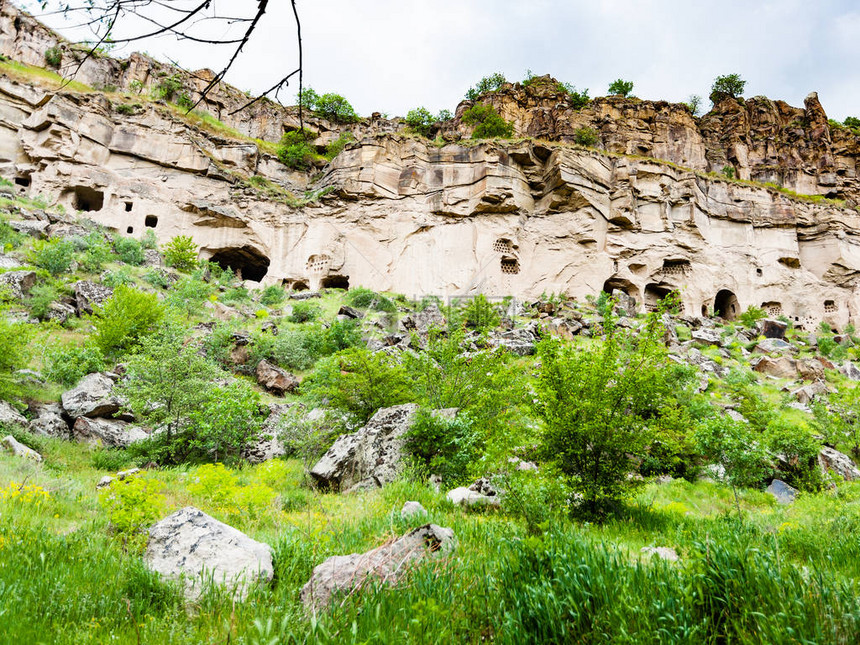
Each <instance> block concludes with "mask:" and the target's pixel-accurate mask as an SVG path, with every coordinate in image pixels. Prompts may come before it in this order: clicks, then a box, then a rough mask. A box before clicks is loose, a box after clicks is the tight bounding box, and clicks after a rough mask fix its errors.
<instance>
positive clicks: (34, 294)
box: [27, 284, 60, 320]
mask: <svg viewBox="0 0 860 645" xmlns="http://www.w3.org/2000/svg"><path fill="white" fill-rule="evenodd" d="M59 295H60V294H59V293H58V292H57V289H56V287H55V286H54V285H53V284H38V285H36V286H35V287H33V288H32V289H30V299H29V302H28V303H27V304H28V305H29V306H30V313H31V314H33V316H35V317H36V318H38V319H39V320H44V319H45V318H46V317H47V315H48V311H50V308H51V305H52V304H53V303H54V301H56V299H57V298H58V297H59Z"/></svg>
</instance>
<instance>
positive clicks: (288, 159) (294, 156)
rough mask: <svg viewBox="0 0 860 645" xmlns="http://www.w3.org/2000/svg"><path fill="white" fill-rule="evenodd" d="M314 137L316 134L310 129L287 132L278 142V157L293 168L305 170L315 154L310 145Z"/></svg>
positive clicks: (311, 162) (310, 164) (309, 165)
mask: <svg viewBox="0 0 860 645" xmlns="http://www.w3.org/2000/svg"><path fill="white" fill-rule="evenodd" d="M314 139H316V134H314V133H313V132H311V131H310V130H303V131H302V130H292V131H290V132H287V133H286V134H284V136H283V137H282V138H281V142H280V144H278V148H277V154H278V159H279V160H280V161H281V163H282V164H284V165H285V166H287V167H289V168H292V169H293V170H307V169H308V168H310V167H311V166H312V165H313V161H314V159H315V158H316V156H317V154H316V150H315V149H314V148H313V146H311V145H310V142H311V141H313V140H314Z"/></svg>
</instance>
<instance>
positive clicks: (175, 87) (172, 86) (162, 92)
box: [152, 74, 182, 101]
mask: <svg viewBox="0 0 860 645" xmlns="http://www.w3.org/2000/svg"><path fill="white" fill-rule="evenodd" d="M181 89H182V81H181V80H180V79H179V76H178V75H177V74H173V75H171V76H166V77H164V78H163V79H161V80H160V81H159V82H158V84H156V85H155V86H154V87H153V88H152V97H153V98H154V99H155V100H156V101H170V100H172V99H173V97H174V95H175V94H176V93H177V92H178V91H179V90H181Z"/></svg>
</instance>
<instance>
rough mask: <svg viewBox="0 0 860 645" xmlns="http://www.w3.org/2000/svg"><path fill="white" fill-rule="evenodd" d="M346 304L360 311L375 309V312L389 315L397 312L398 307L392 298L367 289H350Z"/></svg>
mask: <svg viewBox="0 0 860 645" xmlns="http://www.w3.org/2000/svg"><path fill="white" fill-rule="evenodd" d="M346 303H347V304H348V305H352V306H353V307H358V308H359V309H373V310H374V311H385V312H388V313H394V312H396V311H397V305H395V304H394V302H393V301H392V300H391V299H390V298H387V297H386V296H383V295H382V294H380V293H376V292H375V291H373V290H372V289H368V288H366V287H355V288H354V289H350V290H349V291H348V292H347V294H346Z"/></svg>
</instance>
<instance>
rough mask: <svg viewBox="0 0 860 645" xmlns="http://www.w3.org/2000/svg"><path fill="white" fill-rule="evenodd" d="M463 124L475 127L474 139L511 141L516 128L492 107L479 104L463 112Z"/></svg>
mask: <svg viewBox="0 0 860 645" xmlns="http://www.w3.org/2000/svg"><path fill="white" fill-rule="evenodd" d="M463 123H467V124H469V125H474V126H475V129H474V130H473V131H472V138H473V139H493V138H495V137H499V138H501V139H510V138H511V137H512V136H514V126H513V125H511V124H510V123H508V122H507V121H505V120H504V119H503V118H502V117H501V115H500V114H499V113H498V112H496V108H494V107H493V106H492V105H484V104H483V103H477V104H476V105H473V106H472V107H470V108H468V109H467V110H466V111H465V112H463Z"/></svg>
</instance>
